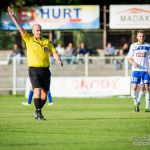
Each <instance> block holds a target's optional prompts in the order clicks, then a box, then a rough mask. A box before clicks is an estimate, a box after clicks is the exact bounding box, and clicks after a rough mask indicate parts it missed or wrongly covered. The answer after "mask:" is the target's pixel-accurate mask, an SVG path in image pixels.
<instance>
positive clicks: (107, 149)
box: [0, 96, 150, 150]
mask: <svg viewBox="0 0 150 150" xmlns="http://www.w3.org/2000/svg"><path fill="white" fill-rule="evenodd" d="M22 99H23V97H21V96H16V97H14V96H0V150H140V149H141V150H149V149H150V113H145V112H144V108H145V101H144V99H143V103H142V105H141V110H140V112H139V113H136V112H134V106H133V102H132V99H129V98H124V99H123V98H85V99H84V98H80V99H79V98H77V99H73V98H54V99H53V100H54V105H52V106H48V105H47V104H46V105H45V106H44V109H43V115H44V116H45V118H46V119H47V120H46V121H37V120H35V119H34V115H33V112H34V105H33V104H32V105H31V106H23V105H21V101H22ZM146 138H147V139H146ZM143 139H145V141H144V140H143ZM136 142H137V143H136ZM143 142H145V144H146V145H143V146H142V145H138V144H140V143H141V144H142V143H143Z"/></svg>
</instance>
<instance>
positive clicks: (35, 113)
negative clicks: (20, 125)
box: [34, 110, 37, 118]
mask: <svg viewBox="0 0 150 150" xmlns="http://www.w3.org/2000/svg"><path fill="white" fill-rule="evenodd" d="M34 116H35V118H37V110H36V111H35V112H34Z"/></svg>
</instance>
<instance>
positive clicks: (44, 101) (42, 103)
mask: <svg viewBox="0 0 150 150" xmlns="http://www.w3.org/2000/svg"><path fill="white" fill-rule="evenodd" d="M45 103H46V99H41V109H42V107H43V106H44V105H45Z"/></svg>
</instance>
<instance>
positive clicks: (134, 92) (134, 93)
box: [131, 90, 137, 105]
mask: <svg viewBox="0 0 150 150" xmlns="http://www.w3.org/2000/svg"><path fill="white" fill-rule="evenodd" d="M131 92H132V97H133V101H134V105H137V100H136V90H132V91H131Z"/></svg>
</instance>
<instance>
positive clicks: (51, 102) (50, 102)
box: [47, 90, 53, 105]
mask: <svg viewBox="0 0 150 150" xmlns="http://www.w3.org/2000/svg"><path fill="white" fill-rule="evenodd" d="M47 98H48V105H52V104H53V99H52V95H51V91H50V90H49V91H48V93H47Z"/></svg>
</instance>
